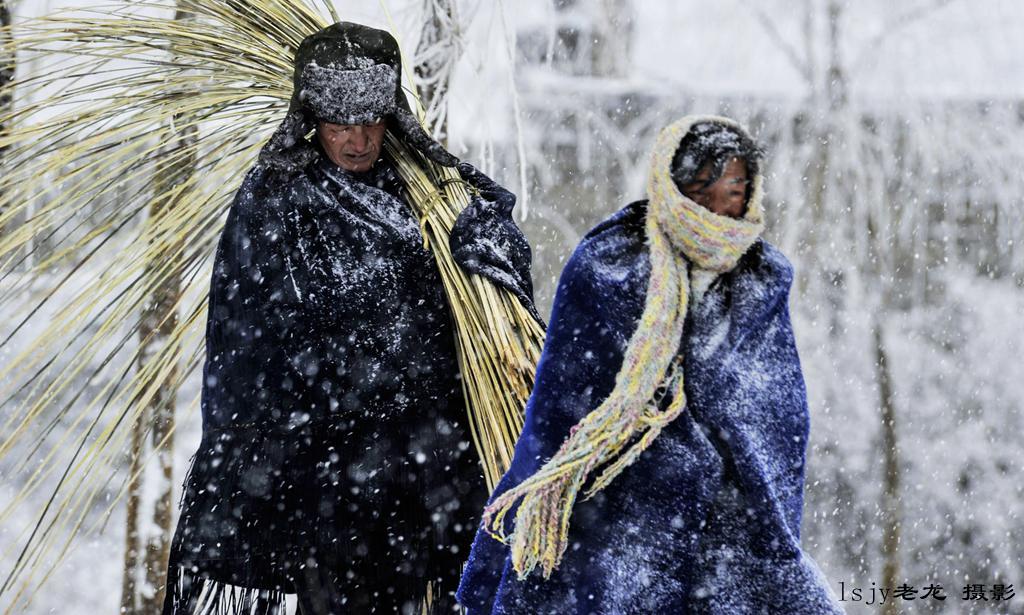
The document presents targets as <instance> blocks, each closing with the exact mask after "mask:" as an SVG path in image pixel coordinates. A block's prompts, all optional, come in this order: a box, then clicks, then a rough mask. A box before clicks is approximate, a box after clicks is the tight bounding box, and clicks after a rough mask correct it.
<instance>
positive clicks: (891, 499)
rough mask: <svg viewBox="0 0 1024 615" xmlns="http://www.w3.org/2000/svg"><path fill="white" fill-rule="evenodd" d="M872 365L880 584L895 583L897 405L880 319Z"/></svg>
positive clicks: (892, 613) (890, 604) (889, 610)
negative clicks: (879, 476) (878, 439)
mask: <svg viewBox="0 0 1024 615" xmlns="http://www.w3.org/2000/svg"><path fill="white" fill-rule="evenodd" d="M873 329H874V344H875V369H876V370H877V379H878V396H879V406H880V407H881V414H882V417H881V418H882V459H883V463H884V472H885V476H884V477H883V492H882V515H883V527H882V557H883V568H882V583H881V585H882V587H896V586H897V585H899V584H900V581H899V542H900V512H899V504H900V499H899V498H900V455H899V448H898V442H897V439H896V409H895V404H894V401H893V383H892V374H891V373H890V371H889V358H888V355H887V353H886V351H885V339H884V337H883V336H882V323H881V321H880V320H879V319H878V318H877V317H876V318H875V322H874V326H873ZM882 613H883V614H884V615H897V613H898V609H897V607H896V601H895V600H889V601H886V602H885V603H884V606H883V608H882Z"/></svg>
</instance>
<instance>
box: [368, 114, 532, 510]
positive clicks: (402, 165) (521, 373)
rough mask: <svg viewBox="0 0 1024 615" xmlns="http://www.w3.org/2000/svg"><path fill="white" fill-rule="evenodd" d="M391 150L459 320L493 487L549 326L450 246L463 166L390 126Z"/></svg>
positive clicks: (470, 400)
mask: <svg viewBox="0 0 1024 615" xmlns="http://www.w3.org/2000/svg"><path fill="white" fill-rule="evenodd" d="M384 149H385V152H386V153H387V155H389V156H390V157H391V158H392V159H393V160H394V162H395V166H396V167H397V169H398V173H399V175H400V176H401V177H402V179H403V180H404V181H405V185H406V187H407V189H408V191H409V201H410V202H411V204H412V206H413V209H414V210H415V212H416V214H417V217H418V218H419V219H420V227H421V229H422V230H423V239H424V242H425V243H426V245H427V246H428V247H429V248H431V249H432V251H433V254H434V258H435V259H436V260H437V265H438V268H439V269H440V271H441V278H442V280H443V282H444V289H445V293H446V294H447V296H448V303H449V305H450V306H451V310H452V315H453V317H454V319H455V329H456V338H455V341H456V346H457V349H458V357H459V369H460V371H461V373H462V391H463V394H464V395H465V396H466V403H467V406H468V409H469V425H470V431H471V432H472V435H473V443H474V444H475V445H476V448H477V451H478V452H479V453H480V459H481V460H482V462H483V466H484V476H485V478H486V480H487V485H488V487H489V488H490V489H491V490H493V489H494V487H495V486H496V485H497V484H498V480H499V479H501V476H502V474H504V473H505V470H507V469H508V466H509V464H511V462H512V452H513V449H514V448H515V443H516V440H517V439H518V438H519V433H520V432H521V431H522V429H523V409H524V408H525V406H526V400H527V398H528V397H529V396H530V391H531V390H532V389H533V375H534V370H535V369H536V367H537V361H538V359H540V350H541V346H542V345H543V343H544V329H543V328H542V327H541V325H540V323H538V322H537V321H536V320H535V319H534V318H533V316H531V315H530V313H529V312H528V311H527V310H526V309H525V308H524V307H523V306H522V304H520V303H519V299H518V298H517V297H516V296H515V295H513V294H512V293H511V292H509V291H508V290H507V289H505V288H502V287H500V286H497V285H495V284H493V283H492V282H491V281H490V280H487V279H486V278H483V277H481V276H479V275H476V274H470V273H468V272H466V271H464V270H463V269H462V268H461V267H459V265H458V264H457V263H456V262H455V260H454V258H453V257H452V254H451V251H450V249H449V247H448V236H449V234H450V233H451V230H452V226H453V225H454V224H455V219H456V218H457V217H458V215H459V212H461V211H462V210H463V209H464V208H465V207H466V206H467V205H468V204H469V202H470V199H471V195H470V192H469V189H467V184H466V183H465V182H464V181H462V178H461V177H460V176H459V174H458V172H457V171H456V170H455V169H453V168H451V167H445V166H442V165H439V164H436V163H434V162H433V161H431V160H428V159H427V158H426V157H424V156H423V155H422V154H420V153H419V152H418V151H415V150H413V149H410V148H409V147H407V146H406V145H405V144H404V143H402V141H401V140H399V139H397V138H396V137H395V136H394V135H393V134H391V133H390V132H389V133H388V134H387V136H386V137H385V141H384Z"/></svg>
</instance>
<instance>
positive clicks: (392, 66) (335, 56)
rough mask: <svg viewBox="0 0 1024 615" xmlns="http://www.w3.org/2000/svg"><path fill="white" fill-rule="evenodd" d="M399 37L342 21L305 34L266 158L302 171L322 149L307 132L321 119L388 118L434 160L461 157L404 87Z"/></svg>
mask: <svg viewBox="0 0 1024 615" xmlns="http://www.w3.org/2000/svg"><path fill="white" fill-rule="evenodd" d="M401 75H402V59H401V55H400V53H399V49H398V42H397V41H396V40H395V38H394V37H393V36H391V34H389V33H388V32H386V31H384V30H378V29H376V28H370V27H368V26H364V25H361V24H357V23H351V22H345V21H343V22H339V23H336V24H334V25H332V26H328V27H327V28H324V29H323V30H320V31H319V32H317V33H315V34H311V35H309V36H307V37H306V38H305V39H303V41H302V43H301V44H300V45H299V48H298V50H297V51H296V52H295V74H294V77H293V79H292V85H293V90H292V98H291V103H290V104H289V106H288V113H287V115H285V118H284V121H283V122H281V125H280V126H279V127H278V128H277V131H275V132H274V134H273V135H272V136H271V137H270V140H269V141H268V142H267V144H266V145H264V146H263V149H262V150H261V151H260V156H259V161H260V164H262V165H264V166H267V167H270V168H273V169H277V170H282V171H298V170H300V169H302V168H303V167H305V166H306V165H308V164H309V163H310V162H312V161H313V160H315V159H316V157H317V156H318V155H319V154H318V153H317V150H316V148H315V146H314V145H313V144H312V143H310V142H309V141H307V140H306V138H305V137H306V135H307V134H309V132H310V131H311V130H313V129H314V128H316V126H317V122H318V121H325V122H330V123H332V124H365V123H371V122H373V121H374V120H376V119H378V118H388V119H389V120H390V121H389V128H390V129H391V130H393V131H394V132H396V133H397V134H398V135H399V136H400V137H401V138H402V139H403V140H404V141H405V142H406V143H408V144H409V145H410V146H412V147H414V148H416V149H418V150H420V151H421V152H423V154H424V155H426V156H427V157H428V158H430V159H431V160H433V161H435V162H437V163H439V164H442V165H445V166H454V165H455V164H456V163H457V162H458V159H457V158H455V157H454V156H452V155H451V154H450V153H448V151H447V150H445V149H444V147H443V146H442V145H441V144H440V143H438V142H437V141H435V140H434V139H432V138H431V137H430V135H428V134H427V133H426V131H424V130H423V128H422V126H420V123H419V120H417V119H416V116H415V115H413V113H412V110H411V109H410V107H409V101H408V100H406V98H405V93H404V92H403V91H402V83H401V82H402V79H401Z"/></svg>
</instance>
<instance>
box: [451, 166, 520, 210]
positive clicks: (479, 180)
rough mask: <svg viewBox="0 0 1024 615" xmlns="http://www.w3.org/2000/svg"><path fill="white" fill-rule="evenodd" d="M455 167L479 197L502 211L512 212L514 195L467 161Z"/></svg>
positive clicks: (514, 202)
mask: <svg viewBox="0 0 1024 615" xmlns="http://www.w3.org/2000/svg"><path fill="white" fill-rule="evenodd" d="M455 168H456V169H457V170H458V172H459V175H461V176H462V179H463V180H465V182H466V183H467V184H469V185H470V186H472V187H473V188H475V189H476V191H477V193H478V194H479V195H480V198H482V199H483V200H485V201H490V202H491V203H494V204H496V205H497V206H498V208H499V209H500V210H501V211H502V213H506V214H511V213H512V208H513V207H515V205H516V195H514V194H512V193H511V192H509V191H508V190H506V189H505V188H504V187H502V186H501V185H500V184H499V183H498V182H496V181H494V180H493V179H491V178H490V177H487V176H486V175H484V174H483V173H481V172H480V170H479V169H477V168H476V167H474V166H473V165H471V164H469V163H468V162H460V163H459V164H458V165H456V166H455Z"/></svg>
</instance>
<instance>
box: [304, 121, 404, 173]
mask: <svg viewBox="0 0 1024 615" xmlns="http://www.w3.org/2000/svg"><path fill="white" fill-rule="evenodd" d="M386 130H387V124H386V123H385V122H384V120H379V121H377V122H374V123H372V124H355V125H348V124H331V123H329V122H320V123H319V125H318V126H317V131H316V132H317V136H318V137H319V138H320V144H321V145H323V147H324V151H326V152H327V156H328V157H330V159H331V160H333V161H334V164H336V165H338V166H339V167H341V168H343V169H345V170H346V171H355V172H357V173H361V172H363V171H369V170H370V168H371V167H373V164H374V163H375V162H377V159H378V158H380V149H381V144H382V143H383V142H384V131H386Z"/></svg>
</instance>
